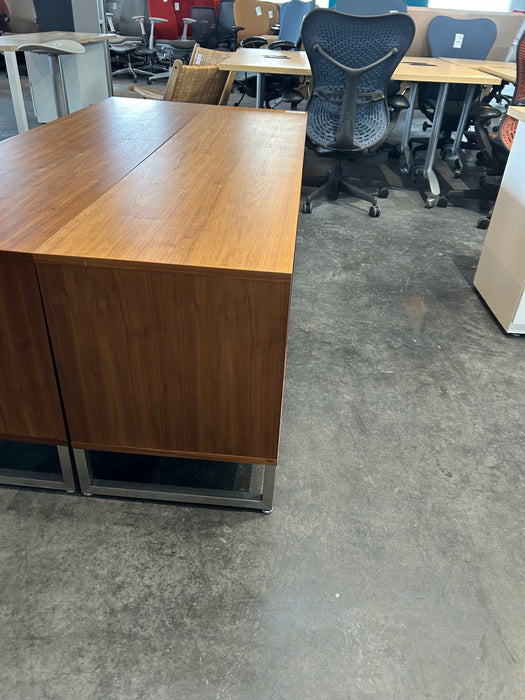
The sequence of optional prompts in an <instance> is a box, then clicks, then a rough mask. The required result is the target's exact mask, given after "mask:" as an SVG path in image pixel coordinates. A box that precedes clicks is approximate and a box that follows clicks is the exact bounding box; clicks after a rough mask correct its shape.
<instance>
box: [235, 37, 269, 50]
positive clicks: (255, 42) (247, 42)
mask: <svg viewBox="0 0 525 700" xmlns="http://www.w3.org/2000/svg"><path fill="white" fill-rule="evenodd" d="M267 43H268V42H267V41H266V39H265V38H264V37H262V36H249V37H246V39H243V40H242V41H241V46H243V47H244V48H248V49H260V48H262V47H263V46H266V44H267Z"/></svg>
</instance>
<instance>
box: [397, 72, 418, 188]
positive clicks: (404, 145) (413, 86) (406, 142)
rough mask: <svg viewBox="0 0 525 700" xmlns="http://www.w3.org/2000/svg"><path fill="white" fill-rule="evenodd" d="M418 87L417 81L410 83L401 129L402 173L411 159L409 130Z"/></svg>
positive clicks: (410, 164) (405, 170) (407, 167)
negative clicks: (403, 160) (403, 159)
mask: <svg viewBox="0 0 525 700" xmlns="http://www.w3.org/2000/svg"><path fill="white" fill-rule="evenodd" d="M418 88H419V84H418V83H410V100H409V102H408V110H407V113H406V118H405V126H404V129H403V140H402V142H401V153H403V155H404V157H405V165H404V166H403V167H402V168H401V172H402V173H404V174H408V172H409V170H410V168H411V167H412V161H413V158H412V151H411V150H410V132H411V131H412V120H413V118H414V108H415V106H416V99H417V91H418Z"/></svg>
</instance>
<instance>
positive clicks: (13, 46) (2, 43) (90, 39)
mask: <svg viewBox="0 0 525 700" xmlns="http://www.w3.org/2000/svg"><path fill="white" fill-rule="evenodd" d="M115 36H116V34H94V33H85V32H33V33H31V34H4V35H3V36H0V51H17V50H18V47H19V46H21V45H22V44H42V43H44V42H46V41H59V40H60V39H71V40H72V41H78V43H79V44H92V43H94V42H96V41H106V40H107V39H114V38H115Z"/></svg>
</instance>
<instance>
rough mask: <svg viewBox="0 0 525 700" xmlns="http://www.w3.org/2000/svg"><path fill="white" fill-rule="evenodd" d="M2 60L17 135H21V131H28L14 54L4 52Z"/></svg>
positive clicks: (12, 52) (13, 52)
mask: <svg viewBox="0 0 525 700" xmlns="http://www.w3.org/2000/svg"><path fill="white" fill-rule="evenodd" d="M4 58H5V63H6V66H7V77H8V79H9V89H10V91H11V99H12V100H13V107H14V110H15V119H16V126H17V128H18V133H19V134H21V133H22V132H23V131H29V126H28V124H27V114H26V108H25V104H24V94H23V92H22V83H21V82H20V73H19V72H18V63H17V60H16V52H15V51H4Z"/></svg>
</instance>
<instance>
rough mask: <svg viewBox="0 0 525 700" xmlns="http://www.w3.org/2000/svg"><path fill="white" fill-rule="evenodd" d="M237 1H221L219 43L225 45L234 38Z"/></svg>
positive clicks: (218, 17)
mask: <svg viewBox="0 0 525 700" xmlns="http://www.w3.org/2000/svg"><path fill="white" fill-rule="evenodd" d="M234 4H235V0H221V2H220V4H219V9H218V10H217V33H218V35H219V43H220V44H222V43H225V42H227V41H229V40H231V39H233V38H234V33H233V29H232V27H235V26H236V25H235V13H234V8H233V6H234Z"/></svg>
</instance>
